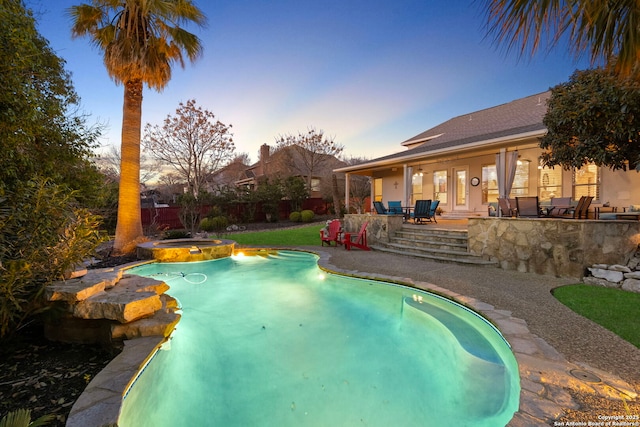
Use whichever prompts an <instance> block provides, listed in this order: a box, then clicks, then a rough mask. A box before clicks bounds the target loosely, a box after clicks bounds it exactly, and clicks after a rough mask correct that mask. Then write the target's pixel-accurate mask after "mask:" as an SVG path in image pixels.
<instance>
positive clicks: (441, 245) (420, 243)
mask: <svg viewBox="0 0 640 427" xmlns="http://www.w3.org/2000/svg"><path fill="white" fill-rule="evenodd" d="M389 243H394V244H398V245H404V246H412V247H416V248H425V249H431V250H445V251H456V252H462V253H464V252H467V245H466V244H459V243H456V244H452V243H446V242H430V241H427V240H410V239H398V238H393V239H391V242H389Z"/></svg>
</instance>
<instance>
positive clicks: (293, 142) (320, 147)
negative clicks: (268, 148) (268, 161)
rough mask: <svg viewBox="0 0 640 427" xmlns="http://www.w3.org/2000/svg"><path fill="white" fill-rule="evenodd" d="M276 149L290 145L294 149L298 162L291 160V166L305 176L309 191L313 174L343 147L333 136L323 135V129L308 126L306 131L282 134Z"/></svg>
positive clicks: (340, 151) (336, 155) (337, 154)
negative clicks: (317, 129)
mask: <svg viewBox="0 0 640 427" xmlns="http://www.w3.org/2000/svg"><path fill="white" fill-rule="evenodd" d="M276 141H277V147H276V149H277V150H280V149H283V148H287V147H291V148H293V149H294V150H295V152H296V154H297V156H298V157H299V159H300V162H296V161H295V159H294V161H292V162H291V166H293V167H294V168H296V169H298V172H300V175H302V176H304V177H305V178H306V182H307V189H308V190H309V191H311V180H312V178H313V177H314V175H315V174H317V173H318V171H319V170H320V169H321V168H322V166H324V165H325V164H326V163H327V162H328V161H329V160H331V159H333V158H335V157H339V156H340V154H341V153H342V150H343V149H344V147H343V146H342V145H340V144H338V143H337V142H335V141H334V138H333V137H331V138H327V137H325V136H324V131H322V130H320V131H316V130H315V129H314V128H310V129H309V130H308V131H307V133H301V132H298V134H297V135H283V136H280V137H279V138H278V139H277V140H276Z"/></svg>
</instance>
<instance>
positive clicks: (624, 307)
mask: <svg viewBox="0 0 640 427" xmlns="http://www.w3.org/2000/svg"><path fill="white" fill-rule="evenodd" d="M553 295H554V296H555V297H556V298H557V299H558V300H559V301H560V302H561V303H563V304H564V305H566V306H567V307H569V308H570V309H571V310H573V311H575V312H576V313H578V314H581V315H582V316H584V317H586V318H587V319H590V320H593V321H594V322H596V323H597V324H599V325H601V326H603V327H605V328H607V329H609V330H610V331H611V332H613V333H615V334H617V335H619V336H620V337H622V338H624V339H625V340H627V341H629V342H630V343H631V344H633V345H635V346H636V347H638V348H640V327H639V325H638V318H640V294H638V293H635V292H628V291H623V290H622V289H615V288H605V287H601V286H590V285H570V286H562V287H560V288H556V289H554V290H553Z"/></svg>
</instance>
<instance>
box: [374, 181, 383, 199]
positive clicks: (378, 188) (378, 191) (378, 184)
mask: <svg viewBox="0 0 640 427" xmlns="http://www.w3.org/2000/svg"><path fill="white" fill-rule="evenodd" d="M373 201H374V202H381V201H382V178H374V180H373Z"/></svg>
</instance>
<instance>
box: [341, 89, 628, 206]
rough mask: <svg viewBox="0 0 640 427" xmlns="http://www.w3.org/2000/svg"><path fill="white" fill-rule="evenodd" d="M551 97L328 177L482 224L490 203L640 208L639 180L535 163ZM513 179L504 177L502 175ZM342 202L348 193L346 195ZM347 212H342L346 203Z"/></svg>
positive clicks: (415, 140)
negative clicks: (559, 200) (519, 200)
mask: <svg viewBox="0 0 640 427" xmlns="http://www.w3.org/2000/svg"><path fill="white" fill-rule="evenodd" d="M550 96H551V93H550V92H543V93H539V94H536V95H532V96H528V97H525V98H521V99H517V100H515V101H512V102H509V103H506V104H502V105H498V106H495V107H491V108H487V109H484V110H480V111H475V112H471V113H468V114H464V115H461V116H458V117H455V118H452V119H450V120H448V121H446V122H444V123H442V124H439V125H437V126H435V127H433V128H431V129H428V130H426V131H424V132H422V133H420V134H419V135H416V136H414V137H412V138H409V139H408V140H406V141H404V142H402V143H401V144H400V145H402V146H404V147H406V150H404V151H401V152H398V153H395V154H391V155H387V156H384V157H380V158H377V159H373V160H370V161H367V162H365V163H360V164H358V165H353V166H347V167H342V168H338V169H335V172H339V173H345V174H346V185H347V186H348V185H349V179H350V176H352V175H365V176H369V177H371V178H372V180H373V185H372V191H371V193H372V194H371V198H372V200H374V201H382V202H384V203H385V204H386V202H388V201H389V200H401V201H402V203H403V205H405V206H413V205H414V204H415V201H416V200H419V199H432V200H434V199H438V200H440V207H441V208H442V209H443V211H444V212H445V215H447V216H451V217H470V216H481V215H482V216H486V215H487V214H488V213H487V212H488V205H489V203H491V202H495V201H497V198H498V197H499V196H500V195H502V196H503V197H507V196H508V197H517V196H538V197H539V200H540V203H541V204H545V203H548V202H550V200H551V198H552V197H571V198H572V199H573V200H577V199H579V198H580V197H581V196H583V195H587V196H593V197H594V200H593V203H592V205H591V206H592V212H593V208H595V207H598V206H602V205H603V204H609V205H610V206H614V207H617V208H618V209H619V211H622V208H623V207H627V206H629V205H631V204H638V203H640V174H639V173H637V172H635V171H628V172H625V171H613V170H610V169H608V168H601V167H597V166H596V165H593V164H590V165H585V166H583V167H582V168H580V169H578V170H563V168H561V167H555V168H547V167H543V166H542V165H541V163H540V155H541V153H542V150H541V149H540V147H539V138H540V137H542V136H543V135H544V134H545V133H546V128H545V126H544V124H543V123H542V119H543V117H544V115H545V113H546V110H547V100H548V99H549V97H550ZM510 171H511V172H512V173H509V172H510ZM347 194H348V193H347ZM346 204H347V205H348V204H349V201H348V199H347V200H346Z"/></svg>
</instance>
